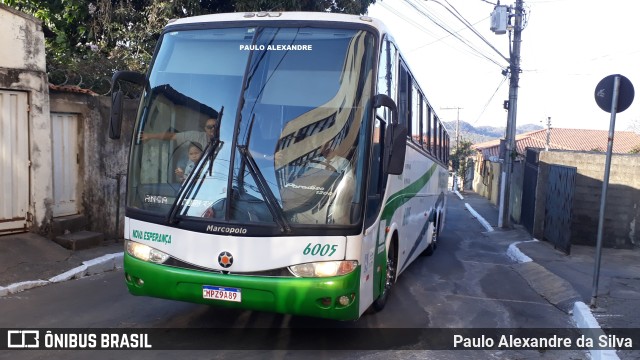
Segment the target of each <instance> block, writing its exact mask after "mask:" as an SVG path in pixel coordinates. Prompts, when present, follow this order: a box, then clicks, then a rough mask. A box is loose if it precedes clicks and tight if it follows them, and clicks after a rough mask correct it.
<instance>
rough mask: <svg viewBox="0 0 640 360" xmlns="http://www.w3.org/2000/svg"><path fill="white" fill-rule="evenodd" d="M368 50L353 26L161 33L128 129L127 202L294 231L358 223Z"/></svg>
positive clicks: (369, 44) (370, 44) (369, 40)
mask: <svg viewBox="0 0 640 360" xmlns="http://www.w3.org/2000/svg"><path fill="white" fill-rule="evenodd" d="M374 54H375V45H374V37H373V35H372V34H371V33H368V32H366V31H363V30H357V29H329V28H319V27H318V28H313V27H304V28H295V27H283V28H280V27H242V28H223V29H193V28H192V29H187V30H184V31H182V30H175V31H169V32H166V33H165V34H164V35H163V37H162V40H161V45H160V47H159V49H158V52H157V54H156V58H155V60H154V63H153V66H152V68H151V70H150V73H149V86H148V87H147V88H146V89H145V92H144V94H143V99H142V106H141V107H140V110H139V114H138V120H137V123H136V126H135V129H134V136H133V144H132V151H131V155H130V156H131V158H130V162H129V164H130V165H129V166H130V168H129V179H128V192H127V194H128V196H127V206H128V207H130V208H134V209H139V210H142V211H145V212H151V213H153V214H156V215H161V216H164V217H166V216H169V215H170V213H172V214H173V215H175V219H176V220H180V219H188V218H198V219H209V221H211V222H212V223H234V224H239V223H240V224H249V223H260V224H261V225H269V224H272V225H273V226H274V227H275V226H279V227H280V228H283V229H293V231H294V232H295V228H296V226H298V227H300V226H309V225H324V224H335V225H353V224H357V223H358V222H359V221H361V218H362V208H363V204H364V200H365V199H364V197H365V191H364V184H365V183H366V179H365V176H364V171H365V167H364V164H365V163H366V161H365V159H366V156H367V154H368V151H366V150H365V149H366V144H367V143H368V140H367V139H368V137H370V130H367V129H368V128H371V127H372V125H371V119H370V117H371V115H372V114H371V113H370V112H371V90H372V88H373V83H372V82H373V73H372V69H373V62H374ZM173 215H172V216H173Z"/></svg>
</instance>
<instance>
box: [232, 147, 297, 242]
mask: <svg viewBox="0 0 640 360" xmlns="http://www.w3.org/2000/svg"><path fill="white" fill-rule="evenodd" d="M237 147H238V152H240V155H242V158H243V160H244V161H245V162H246V164H247V169H249V173H250V174H251V176H252V177H253V179H254V180H255V182H256V185H257V186H258V188H259V189H260V192H261V193H262V195H263V196H264V199H265V203H266V204H267V207H268V208H269V210H270V211H271V214H272V215H273V217H274V220H275V221H276V222H277V223H278V225H279V226H280V230H281V231H282V232H291V226H289V222H288V221H287V217H286V216H285V214H284V211H283V210H282V208H281V207H280V205H279V204H278V200H277V199H276V196H275V195H274V194H273V191H271V188H270V187H269V184H268V183H267V180H266V179H265V178H264V176H263V175H262V172H261V171H260V168H258V164H256V161H255V160H254V159H253V156H252V155H251V152H249V148H248V146H247V145H237ZM240 176H242V174H240Z"/></svg>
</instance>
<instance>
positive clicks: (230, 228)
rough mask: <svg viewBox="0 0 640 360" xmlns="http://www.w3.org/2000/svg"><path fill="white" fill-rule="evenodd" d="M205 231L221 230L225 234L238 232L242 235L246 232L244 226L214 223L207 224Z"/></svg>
mask: <svg viewBox="0 0 640 360" xmlns="http://www.w3.org/2000/svg"><path fill="white" fill-rule="evenodd" d="M207 231H209V232H221V233H225V234H239V235H244V234H246V233H247V229H246V228H242V227H235V226H216V225H208V226H207Z"/></svg>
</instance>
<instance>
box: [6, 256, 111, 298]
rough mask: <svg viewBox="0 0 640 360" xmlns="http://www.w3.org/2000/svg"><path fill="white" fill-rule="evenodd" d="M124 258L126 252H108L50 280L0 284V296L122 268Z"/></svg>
mask: <svg viewBox="0 0 640 360" xmlns="http://www.w3.org/2000/svg"><path fill="white" fill-rule="evenodd" d="M123 258H124V252H120V253H113V254H107V255H103V256H100V257H98V258H95V259H91V260H87V261H83V262H82V265H80V266H78V267H75V268H73V269H71V270H68V271H65V272H64V273H62V274H59V275H56V276H54V277H52V278H50V279H49V280H42V279H40V280H32V281H22V282H19V283H15V284H11V285H9V286H6V287H3V286H0V297H2V296H6V295H10V294H15V293H19V292H22V291H25V290H29V289H33V288H36V287H40V286H45V285H48V284H54V283H59V282H63V281H67V280H71V279H79V278H82V277H84V276H91V275H96V274H100V273H103V272H107V271H112V270H116V269H122V262H123Z"/></svg>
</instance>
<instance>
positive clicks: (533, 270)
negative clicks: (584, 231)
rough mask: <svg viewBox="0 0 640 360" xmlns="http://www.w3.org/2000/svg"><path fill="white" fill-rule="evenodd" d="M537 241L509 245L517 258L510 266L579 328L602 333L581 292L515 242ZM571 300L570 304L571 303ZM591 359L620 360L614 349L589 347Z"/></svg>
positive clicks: (595, 334) (509, 252)
mask: <svg viewBox="0 0 640 360" xmlns="http://www.w3.org/2000/svg"><path fill="white" fill-rule="evenodd" d="M530 241H538V240H536V239H533V240H529V241H520V242H516V243H513V244H511V245H509V249H508V250H507V256H509V257H510V258H511V259H513V260H515V261H517V262H518V264H516V265H515V266H514V267H513V269H514V270H515V271H516V272H517V273H518V274H520V276H522V277H523V278H524V279H525V280H526V281H527V282H528V283H529V286H531V287H532V288H533V289H534V290H535V291H536V292H537V293H538V294H540V296H542V297H544V298H545V299H546V300H547V301H549V303H551V304H552V305H554V306H555V307H557V308H558V309H560V310H562V311H564V312H566V313H568V314H569V315H571V317H572V320H573V322H574V323H575V324H576V326H577V327H578V329H580V332H581V333H582V334H584V335H585V336H589V337H591V338H594V339H596V338H598V336H600V335H604V331H602V328H601V327H600V324H598V320H596V318H595V317H594V316H593V314H592V313H591V310H590V309H589V307H588V306H587V305H585V303H583V302H582V301H580V300H579V299H580V296H579V295H578V293H577V292H576V291H575V289H573V286H571V284H569V283H568V282H567V281H566V280H564V279H562V278H560V277H558V276H557V275H555V274H553V273H552V272H550V271H549V270H547V269H545V268H544V267H543V266H541V265H539V264H538V263H536V262H534V261H533V260H532V259H531V258H530V257H528V256H527V255H525V254H524V253H523V252H522V251H520V249H519V248H518V244H520V243H525V242H530ZM571 304H573V305H571ZM588 351H589V354H590V356H591V359H592V360H620V358H619V357H618V355H617V354H616V351H615V350H614V349H606V350H596V349H590V350H588Z"/></svg>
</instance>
